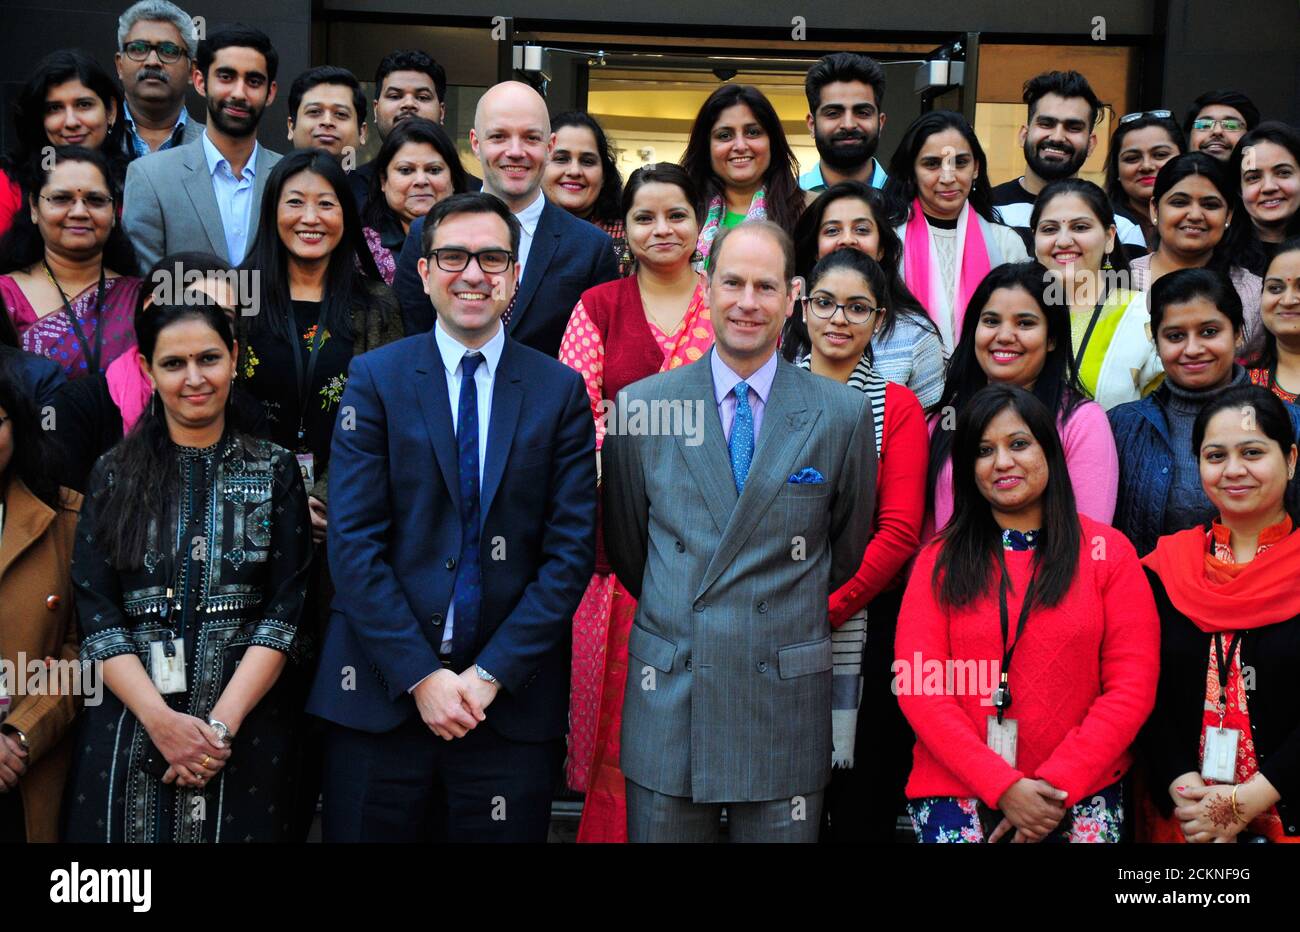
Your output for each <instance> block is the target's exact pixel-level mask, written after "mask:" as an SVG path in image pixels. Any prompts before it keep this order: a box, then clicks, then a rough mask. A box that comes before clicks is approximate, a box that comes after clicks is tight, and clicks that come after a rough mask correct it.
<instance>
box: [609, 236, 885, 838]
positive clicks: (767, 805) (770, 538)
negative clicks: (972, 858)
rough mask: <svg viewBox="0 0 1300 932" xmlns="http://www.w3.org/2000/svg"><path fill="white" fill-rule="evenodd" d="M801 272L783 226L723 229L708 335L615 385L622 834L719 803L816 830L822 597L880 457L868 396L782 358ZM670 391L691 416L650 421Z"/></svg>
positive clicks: (862, 516)
mask: <svg viewBox="0 0 1300 932" xmlns="http://www.w3.org/2000/svg"><path fill="white" fill-rule="evenodd" d="M801 287H802V284H801V283H800V282H798V280H797V279H795V277H794V249H793V246H792V245H791V243H790V239H789V237H788V236H787V235H786V234H785V233H784V232H783V231H782V230H781V229H780V228H779V227H777V226H776V225H774V224H772V223H769V222H765V221H756V222H746V223H742V224H741V225H739V226H737V227H733V228H731V229H728V230H725V231H724V232H723V233H722V234H721V235H719V236H718V238H717V241H716V242H715V244H714V247H713V258H712V265H711V268H710V274H709V305H710V308H711V309H712V317H713V327H714V334H715V340H716V342H715V344H714V347H713V350H712V351H711V352H710V353H709V355H708V357H707V358H706V359H701V360H700V361H698V362H696V363H693V364H692V365H689V366H682V367H681V368H678V369H674V370H671V371H669V372H666V373H661V374H659V375H655V376H652V377H651V378H648V379H644V380H643V381H640V382H637V383H635V384H634V385H632V386H630V387H629V388H628V389H627V390H626V392H624V393H620V395H619V398H618V399H617V408H618V410H617V411H616V414H617V424H616V425H615V427H619V428H620V429H622V430H623V432H622V433H620V432H618V431H617V430H615V429H610V430H609V432H608V433H607V435H606V438H605V444H604V448H603V452H602V456H603V457H604V483H603V484H604V522H605V523H604V529H605V546H606V549H607V551H608V554H609V559H610V563H611V564H612V565H613V568H614V571H615V573H616V574H617V575H618V578H619V580H620V581H621V582H622V583H623V584H624V585H625V586H626V587H627V588H628V591H630V592H631V593H632V595H634V596H636V597H637V599H638V600H639V602H638V605H637V614H636V621H635V624H634V625H633V627H632V632H631V639H630V641H629V643H628V653H629V654H630V657H629V659H628V676H627V693H626V697H625V701H624V707H623V731H622V757H621V764H622V768H623V773H624V775H625V776H626V778H627V811H628V838H629V840H630V841H710V840H714V839H716V838H717V836H718V833H719V817H720V815H721V809H722V808H723V807H724V806H725V807H726V810H727V819H728V826H729V831H730V835H731V837H732V839H733V840H739V841H806V842H811V841H816V840H817V833H818V826H819V824H820V820H821V808H822V799H823V794H824V790H825V787H826V785H827V783H828V782H829V781H830V773H831V638H830V633H831V632H830V624H829V622H828V620H827V593H828V591H829V590H830V589H832V588H835V587H838V586H839V585H840V584H842V583H844V582H845V581H847V580H848V579H849V578H850V577H851V576H852V575H853V573H854V571H855V570H857V568H858V566H859V564H860V562H861V560H862V553H863V551H864V550H865V549H866V545H867V540H868V538H869V536H870V528H871V519H872V514H873V512H874V508H875V491H874V490H875V473H876V458H875V441H874V436H873V428H872V419H871V414H870V411H869V410H868V409H866V407H865V405H866V396H865V395H863V394H861V393H860V392H855V391H853V390H852V389H850V388H848V387H846V386H843V385H840V384H839V383H836V382H833V381H831V380H830V379H826V378H822V377H819V376H815V375H812V374H811V373H807V372H803V371H801V370H799V369H797V368H795V367H794V366H792V365H790V364H789V363H787V362H785V361H784V360H783V359H781V358H780V357H779V355H778V353H777V342H778V337H779V335H780V332H781V327H782V324H783V323H784V322H785V319H786V318H787V317H789V316H790V314H791V312H792V311H793V308H794V303H795V301H796V300H797V299H798V295H799V290H800V288H801ZM674 404H676V405H677V406H678V410H683V411H687V412H689V411H690V410H694V411H696V412H698V413H699V416H698V417H695V418H691V417H680V418H678V422H680V425H686V424H690V423H692V422H694V423H696V424H697V425H699V428H700V429H699V430H694V431H689V430H681V429H670V430H667V431H666V432H667V433H669V434H671V436H663V435H662V433H659V434H658V435H656V433H657V431H659V430H661V429H663V428H664V427H665V425H672V424H673V423H677V422H674V421H673V420H672V419H671V418H663V417H656V416H655V412H663V411H666V410H672V409H673V405H674ZM638 409H639V411H640V417H638ZM647 412H648V413H649V414H650V416H649V417H646V413H647ZM627 425H641V426H642V427H644V426H646V425H649V427H648V428H647V429H644V430H642V429H638V430H637V431H636V432H635V434H634V433H633V432H632V431H631V430H630V429H628V426H627Z"/></svg>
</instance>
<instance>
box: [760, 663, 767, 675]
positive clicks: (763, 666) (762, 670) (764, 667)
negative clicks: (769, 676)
mask: <svg viewBox="0 0 1300 932" xmlns="http://www.w3.org/2000/svg"><path fill="white" fill-rule="evenodd" d="M758 672H759V673H766V672H767V661H766V660H760V661H759V662H758Z"/></svg>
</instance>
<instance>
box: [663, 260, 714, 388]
mask: <svg viewBox="0 0 1300 932" xmlns="http://www.w3.org/2000/svg"><path fill="white" fill-rule="evenodd" d="M656 329H657V328H654V327H652V328H651V330H650V332H651V333H653V334H655V339H656V340H657V341H659V345H660V346H661V347H662V348H663V349H664V364H663V367H662V368H660V370H659V371H660V372H667V371H668V370H669V369H676V368H677V367H678V366H684V365H686V364H687V363H692V362H695V361H696V360H698V359H699V358H700V357H702V356H703V355H704V354H705V353H707V352H708V351H709V347H711V346H712V345H713V319H712V318H711V317H710V316H709V303H708V301H707V299H706V294H705V291H704V283H703V282H700V283H699V284H697V285H696V286H695V293H694V294H693V295H691V303H690V304H688V305H687V306H686V316H685V317H683V318H682V322H681V325H680V326H679V327H678V328H677V331H676V332H675V333H674V334H672V335H671V336H668V335H666V334H665V335H664V338H665V339H666V341H665V339H661V337H660V334H659V333H656Z"/></svg>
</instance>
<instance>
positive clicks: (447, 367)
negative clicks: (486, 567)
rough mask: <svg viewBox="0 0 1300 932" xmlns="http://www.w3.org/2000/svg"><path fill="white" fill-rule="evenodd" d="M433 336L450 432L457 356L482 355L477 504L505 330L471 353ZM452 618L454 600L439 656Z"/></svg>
mask: <svg viewBox="0 0 1300 932" xmlns="http://www.w3.org/2000/svg"><path fill="white" fill-rule="evenodd" d="M433 337H434V340H436V341H437V343H438V353H439V354H440V355H441V356H442V370H443V375H444V376H446V378H447V396H448V400H449V401H450V402H451V427H452V430H453V431H455V430H456V429H457V421H458V420H459V415H460V382H461V372H460V360H461V357H463V356H465V355H466V354H467V353H473V352H478V353H482V354H483V361H482V362H481V363H479V366H478V368H477V369H475V370H474V386H475V387H476V388H477V389H478V485H479V500H480V502H481V501H482V490H483V466H484V464H485V463H486V462H487V448H488V428H489V426H490V422H491V418H492V386H493V385H494V384H495V382H496V375H497V366H498V365H499V364H500V362H501V353H502V351H503V350H504V349H505V348H506V331H505V328H504V327H502V326H501V325H500V324H498V325H497V332H496V333H495V334H494V335H493V336H492V339H490V340H488V341H487V342H486V343H485V344H483V346H482V347H480V348H479V349H477V350H471V349H470V348H469V347H467V346H465V345H464V344H463V343H461V342H460V341H458V340H457V339H456V338H455V337H453V336H452V335H451V334H449V333H448V332H447V331H446V330H444V329H443V327H442V321H441V320H439V321H438V322H437V323H435V324H434V326H433ZM482 520H483V513H482V512H481V511H480V512H479V522H480V527H481V526H482ZM455 618H456V601H455V599H452V602H451V604H450V605H449V606H448V607H447V627H445V628H444V629H443V632H442V647H441V650H440V652H441V653H444V654H445V653H447V652H448V651H450V650H451V632H452V625H453V624H454V623H455ZM416 685H419V684H418V683H417V684H416Z"/></svg>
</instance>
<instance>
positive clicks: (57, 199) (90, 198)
mask: <svg viewBox="0 0 1300 932" xmlns="http://www.w3.org/2000/svg"><path fill="white" fill-rule="evenodd" d="M40 198H41V200H43V201H45V202H46V203H47V204H49V205H50V206H51V207H53V208H54V209H55V210H71V209H72V205H73V204H75V203H77V201H84V202H85V204H86V209H87V210H107V209H108V208H110V207H112V206H113V198H112V197H111V196H110V195H108V194H101V193H99V192H98V191H91V192H90V193H89V194H86V195H83V196H81V197H78V196H77V195H75V194H69V193H68V192H67V191H57V192H55V193H54V194H42V195H40Z"/></svg>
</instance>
